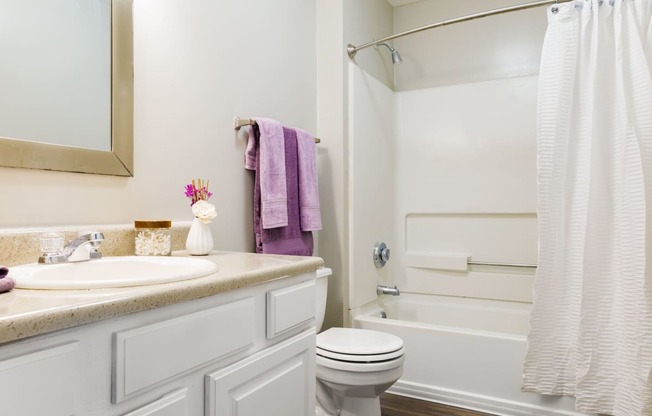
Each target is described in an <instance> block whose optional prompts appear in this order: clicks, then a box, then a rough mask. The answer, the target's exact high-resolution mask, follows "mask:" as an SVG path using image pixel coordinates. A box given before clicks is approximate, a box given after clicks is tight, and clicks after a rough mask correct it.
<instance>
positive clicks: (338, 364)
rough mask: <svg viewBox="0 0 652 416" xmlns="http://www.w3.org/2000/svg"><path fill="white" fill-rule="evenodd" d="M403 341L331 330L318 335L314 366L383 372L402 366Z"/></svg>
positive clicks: (376, 333) (374, 333)
mask: <svg viewBox="0 0 652 416" xmlns="http://www.w3.org/2000/svg"><path fill="white" fill-rule="evenodd" d="M404 352H405V347H404V346H403V340H402V339H401V338H399V337H397V336H394V335H392V334H387V333H384V332H379V331H371V330H366V329H352V328H331V329H328V330H326V331H324V332H322V333H320V334H319V335H317V365H318V366H323V367H328V368H331V369H334V370H342V371H350V372H363V373H366V372H372V371H385V370H390V369H393V368H396V367H398V366H400V365H402V363H403V354H404Z"/></svg>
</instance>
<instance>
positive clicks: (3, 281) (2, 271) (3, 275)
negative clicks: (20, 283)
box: [0, 266, 16, 293]
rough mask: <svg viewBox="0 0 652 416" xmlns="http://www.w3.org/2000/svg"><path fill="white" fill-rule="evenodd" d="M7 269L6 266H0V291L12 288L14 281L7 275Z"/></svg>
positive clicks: (7, 290)
mask: <svg viewBox="0 0 652 416" xmlns="http://www.w3.org/2000/svg"><path fill="white" fill-rule="evenodd" d="M8 274H9V269H8V268H7V267H6V266H0V293H4V292H9V291H10V290H11V289H13V288H14V286H15V285H16V282H15V281H14V279H12V278H11V277H8V276H7V275H8Z"/></svg>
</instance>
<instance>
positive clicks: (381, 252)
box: [374, 241, 390, 269]
mask: <svg viewBox="0 0 652 416" xmlns="http://www.w3.org/2000/svg"><path fill="white" fill-rule="evenodd" d="M389 254H390V251H389V247H387V244H385V243H383V242H382V241H381V242H378V243H376V244H375V245H374V264H375V265H376V267H377V268H379V269H380V268H381V267H384V266H385V264H386V263H387V262H388V261H389Z"/></svg>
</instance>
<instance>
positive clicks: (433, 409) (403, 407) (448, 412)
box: [380, 393, 491, 416]
mask: <svg viewBox="0 0 652 416" xmlns="http://www.w3.org/2000/svg"><path fill="white" fill-rule="evenodd" d="M380 406H381V413H382V416H491V415H489V414H488V413H479V412H474V411H472V410H466V409H460V408H458V407H452V406H446V405H443V404H438V403H432V402H427V401H423V400H417V399H412V398H410V397H404V396H397V395H395V394H389V393H383V394H382V395H381V396H380Z"/></svg>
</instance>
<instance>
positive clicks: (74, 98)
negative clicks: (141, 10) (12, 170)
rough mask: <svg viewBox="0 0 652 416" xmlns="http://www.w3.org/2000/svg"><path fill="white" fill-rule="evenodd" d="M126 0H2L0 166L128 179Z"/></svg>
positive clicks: (130, 44) (128, 39) (130, 144)
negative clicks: (8, 58) (7, 58)
mask: <svg viewBox="0 0 652 416" xmlns="http://www.w3.org/2000/svg"><path fill="white" fill-rule="evenodd" d="M132 1H133V0H87V1H85V2H79V1H76V0H58V1H56V2H53V1H52V0H0V55H2V56H3V61H4V62H5V63H4V64H3V67H4V69H1V70H0V90H1V91H5V93H4V94H1V95H2V96H0V166H5V167H16V168H30V169H43V170H55V171H66V172H80V173H94V174H101V175H117V176H133V171H134V169H133V168H134V167H133V165H134V160H133V159H134V157H133V42H132V39H133V36H132ZM30 7H31V9H30ZM48 7H50V8H52V7H54V8H55V9H54V10H46V9H47V8H48ZM12 13H13V15H12ZM53 13H54V14H55V15H56V17H54V18H53V17H52V16H51V15H52V14H53ZM3 16H4V17H5V18H6V20H5V21H4V22H3V19H2V18H3ZM19 18H22V19H24V20H23V21H22V22H21V21H20V19H19ZM12 28H13V29H14V33H7V32H5V33H2V32H3V31H10V30H12ZM39 30H40V31H42V32H39ZM16 32H17V33H16ZM2 42H4V44H3V43H2ZM3 50H4V51H3ZM12 50H13V55H12V54H11V53H12ZM7 56H9V57H13V58H10V59H11V60H6V57H7ZM11 62H13V63H14V64H13V65H12V64H11ZM11 71H13V72H11ZM3 83H4V86H3ZM21 87H24V88H25V89H23V90H21V89H20V88H21ZM7 91H11V92H12V94H13V95H12V94H9V93H7ZM3 96H4V98H3ZM3 100H4V102H3Z"/></svg>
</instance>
